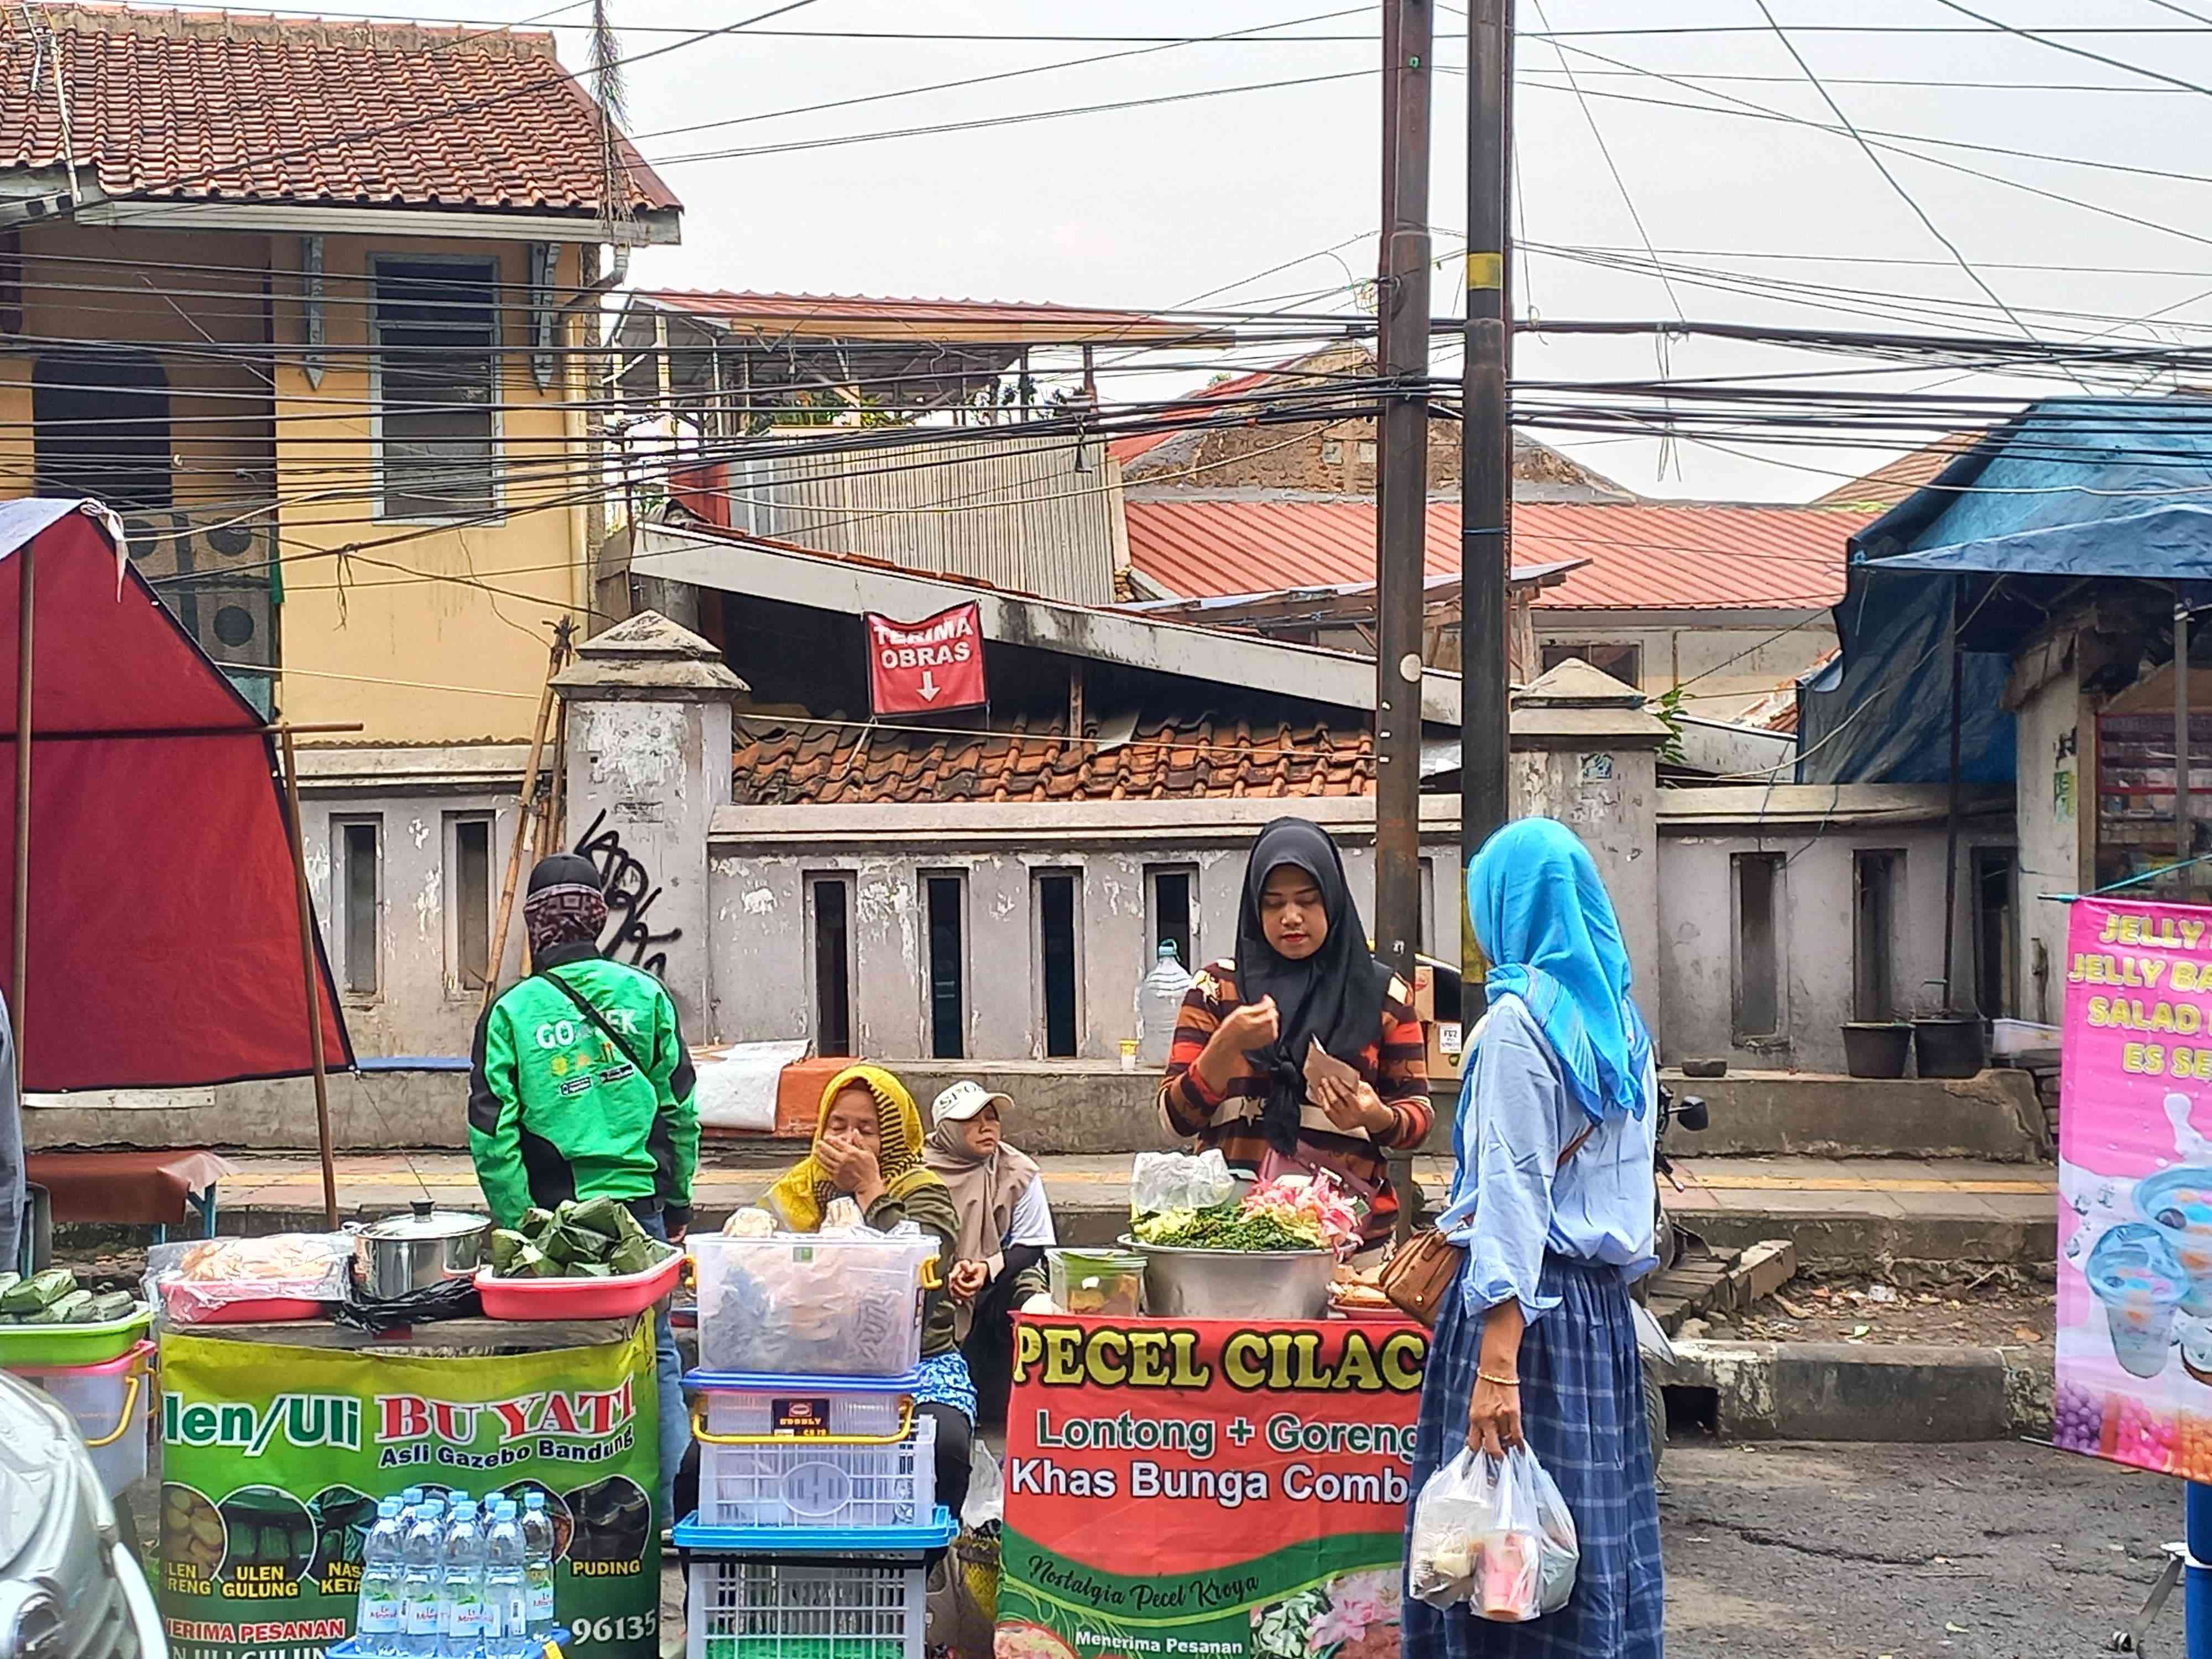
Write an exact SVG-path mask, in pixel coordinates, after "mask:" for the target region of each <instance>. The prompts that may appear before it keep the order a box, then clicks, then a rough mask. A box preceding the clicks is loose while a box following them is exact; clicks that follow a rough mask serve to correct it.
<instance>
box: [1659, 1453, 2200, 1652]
mask: <svg viewBox="0 0 2212 1659" xmlns="http://www.w3.org/2000/svg"><path fill="white" fill-rule="evenodd" d="M1663 1485H1664V1488H1665V1490H1664V1492H1663V1494H1662V1499H1661V1510H1660V1516H1661V1522H1662V1528H1663V1530H1664V1534H1665V1541H1666V1551H1667V1577H1668V1583H1667V1590H1668V1596H1667V1601H1668V1607H1667V1651H1668V1659H1811V1656H1827V1655H1851V1656H1863V1659H1877V1656H1884V1659H2091V1656H2094V1655H2097V1654H2099V1653H2101V1652H2103V1651H2105V1645H2104V1644H2105V1643H2106V1640H2107V1638H2109V1637H2110V1636H2111V1635H2112V1632H2114V1631H2115V1630H2117V1629H2118V1628H2120V1627H2121V1626H2124V1625H2125V1624H2126V1623H2127V1622H2128V1620H2129V1619H2130V1618H2131V1617H2132V1616H2133V1615H2134V1613H2135V1611H2136V1608H2138V1607H2140V1606H2141V1605H2142V1598H2143V1596H2144V1595H2145V1594H2146V1592H2147V1591H2148V1589H2149V1587H2150V1585H2151V1583H2153V1582H2154V1580H2155V1578H2156V1577H2157V1575H2158V1571H2159V1568H2160V1565H2161V1563H2162V1560H2163V1555H2162V1550H2163V1547H2164V1545H2165V1543H2166V1541H2167V1540H2169V1539H2172V1538H2177V1537H2179V1535H2180V1532H2181V1487H2180V1484H2179V1482H2177V1481H2174V1480H2168V1479H2166V1478H2164V1477H2162V1476H2156V1475H2147V1474H2130V1473H2129V1472H2127V1471H2125V1470H2123V1469H2120V1468H2115V1467H2113V1466H2112V1465H2109V1464H2104V1463H2100V1462H2095V1461H2093V1460H2092V1459H2089V1458H2084V1457H2078V1456H2074V1455H2069V1454H2067V1453H2063V1452H2056V1451H2049V1450H2046V1449H2043V1448H2041V1447H2038V1446H2028V1445H2022V1444H2019V1443H2010V1442H1992V1443H1988V1444H1982V1445H1957V1446H1880V1445H1818V1446H1786V1447H1768V1448H1757V1449H1753V1448H1747V1447H1741V1446H1731V1447H1724V1448H1723V1447H1707V1446H1682V1445H1679V1444H1678V1445H1675V1446H1673V1447H1670V1448H1669V1449H1668V1453H1667V1462H1666V1468H1665V1475H1664V1481H1663ZM2180 1613H2181V1595H2180V1593H2179V1591H2178V1590H2177V1591H2176V1592H2175V1594H2174V1595H2173V1597H2172V1600H2171V1601H2168V1602H2167V1603H2166V1608H2165V1610H2164V1611H2163V1612H2162V1613H2160V1623H2159V1624H2158V1625H2157V1626H2154V1629H2153V1631H2152V1633H2151V1640H2150V1641H2149V1642H2148V1643H2147V1644H2146V1646H2147V1647H2148V1650H2149V1651H2150V1653H2151V1654H2152V1655H2153V1656H2154V1659H2178V1656H2179V1653H2180V1651H2181V1617H2180Z"/></svg>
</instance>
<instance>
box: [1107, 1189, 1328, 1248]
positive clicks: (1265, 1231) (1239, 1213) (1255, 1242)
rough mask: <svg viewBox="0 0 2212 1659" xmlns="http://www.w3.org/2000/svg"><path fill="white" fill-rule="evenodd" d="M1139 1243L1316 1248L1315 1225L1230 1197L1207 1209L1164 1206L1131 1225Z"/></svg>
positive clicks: (1318, 1241) (1319, 1242)
mask: <svg viewBox="0 0 2212 1659" xmlns="http://www.w3.org/2000/svg"><path fill="white" fill-rule="evenodd" d="M1133 1231H1134V1233H1135V1235H1136V1237H1137V1238H1138V1240H1139V1243H1146V1244H1157V1245H1159V1246H1160V1247H1162V1248H1163V1249H1176V1250H1318V1249H1323V1248H1324V1245H1323V1242H1322V1237H1321V1230H1320V1229H1319V1228H1318V1227H1310V1226H1306V1225H1301V1224H1300V1223H1298V1222H1296V1221H1291V1220H1287V1219H1285V1218H1284V1217H1283V1216H1282V1215H1281V1214H1280V1213H1279V1212H1275V1211H1273V1210H1261V1211H1258V1212H1252V1211H1249V1210H1248V1209H1247V1208H1246V1206H1243V1204H1240V1203H1238V1202H1237V1201H1236V1200H1231V1201H1230V1202H1228V1203H1226V1204H1217V1205H1215V1206H1213V1207H1212V1209H1210V1210H1164V1211H1162V1212H1160V1213H1159V1214H1158V1215H1151V1216H1146V1217H1145V1218H1143V1219H1142V1220H1140V1221H1139V1222H1138V1223H1137V1224H1136V1225H1135V1226H1134V1228H1133Z"/></svg>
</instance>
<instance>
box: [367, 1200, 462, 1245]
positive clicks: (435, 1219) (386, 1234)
mask: <svg viewBox="0 0 2212 1659" xmlns="http://www.w3.org/2000/svg"><path fill="white" fill-rule="evenodd" d="M490 1225H491V1218H489V1216H481V1215H477V1214H475V1213H473V1212H471V1211H468V1210H441V1209H436V1208H434V1207H433V1206H432V1205H431V1203H430V1200H428V1199H426V1198H418V1199H416V1200H415V1207H414V1210H413V1212H411V1213H410V1214H407V1215H388V1216H386V1217H385V1218H384V1219H383V1220H381V1221H379V1222H376V1223H374V1225H370V1226H368V1227H367V1228H364V1229H363V1230H362V1237H365V1238H459V1237H463V1236H464V1235H465V1234H468V1233H477V1232H483V1231H484V1230H485V1229H487V1228H489V1226H490Z"/></svg>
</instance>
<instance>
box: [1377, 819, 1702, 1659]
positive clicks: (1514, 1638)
mask: <svg viewBox="0 0 2212 1659" xmlns="http://www.w3.org/2000/svg"><path fill="white" fill-rule="evenodd" d="M1467 901H1468V916H1469V918H1470V920H1471V921H1472V922H1473V924H1474V936H1475V939H1476V942H1477V943H1478V944H1479V945H1480V946H1481V947H1482V953H1483V956H1484V957H1485V958H1486V960H1487V961H1488V962H1489V963H1490V972H1489V975H1488V979H1487V981H1486V987H1485V988H1486V991H1487V993H1488V995H1489V1002H1490V1008H1489V1012H1488V1013H1487V1014H1486V1015H1485V1016H1484V1017H1483V1019H1482V1022H1481V1024H1479V1025H1477V1026H1476V1027H1475V1029H1474V1035H1473V1038H1472V1040H1471V1053H1470V1054H1469V1056H1468V1063H1467V1068H1466V1075H1465V1077H1464V1078H1463V1079H1462V1083H1461V1085H1460V1099H1459V1115H1458V1118H1457V1120H1456V1121H1455V1125H1454V1127H1453V1131H1452V1148H1453V1151H1454V1152H1455V1153H1456V1154H1457V1156H1458V1160H1459V1168H1458V1174H1457V1176H1456V1177H1455V1185H1454V1188H1453V1191H1452V1201H1451V1204H1450V1206H1449V1208H1447V1209H1446V1210H1445V1212H1443V1216H1442V1217H1441V1218H1439V1221H1438V1225H1439V1226H1440V1227H1441V1228H1442V1229H1443V1231H1444V1233H1445V1235H1446V1236H1447V1237H1449V1238H1451V1239H1452V1240H1454V1241H1455V1243H1461V1244H1463V1245H1465V1246H1466V1248H1467V1265H1466V1267H1465V1268H1464V1270H1463V1272H1462V1277H1461V1279H1460V1284H1459V1294H1458V1295H1456V1296H1450V1297H1446V1298H1445V1299H1444V1305H1443V1308H1442V1309H1441V1310H1439V1311H1438V1314H1437V1328H1436V1332H1435V1334H1434V1336H1433V1337H1432V1339H1431V1343H1430V1347H1429V1361H1428V1370H1427V1373H1426V1376H1425V1380H1424V1382H1423V1383H1422V1388H1421V1421H1420V1430H1419V1437H1418V1438H1417V1440H1416V1443H1415V1448H1414V1488H1415V1490H1416V1491H1418V1490H1419V1487H1420V1485H1421V1483H1422V1482H1423V1481H1425V1480H1427V1479H1428V1477H1429V1475H1430V1474H1431V1473H1432V1472H1433V1471H1434V1470H1435V1469H1436V1468H1438V1467H1439V1466H1440V1465H1442V1464H1443V1463H1447V1462H1450V1461H1451V1459H1453V1458H1454V1457H1455V1456H1457V1455H1459V1452H1460V1449H1461V1448H1462V1447H1463V1446H1474V1447H1477V1448H1479V1449H1483V1450H1486V1451H1490V1452H1498V1451H1500V1450H1502V1449H1504V1448H1506V1447H1510V1446H1513V1445H1517V1444H1520V1443H1522V1442H1523V1441H1525V1442H1526V1443H1527V1444H1528V1446H1529V1448H1530V1449H1532V1450H1534V1452H1535V1454H1536V1455H1537V1457H1538V1458H1539V1460H1541V1462H1542V1463H1543V1465H1544V1467H1545V1468H1547V1470H1549V1471H1550V1472H1551V1475H1552V1478H1553V1480H1556V1481H1557V1482H1558V1483H1559V1490H1560V1492H1561V1493H1562V1495H1564V1496H1565V1498H1566V1501H1567V1507H1568V1509H1569V1510H1571V1511H1572V1512H1573V1514H1574V1517H1575V1527H1576V1529H1577V1533H1578V1534H1579V1539H1580V1543H1581V1547H1582V1562H1581V1565H1580V1568H1579V1570H1578V1571H1577V1576H1576V1581H1575V1590H1574V1595H1573V1596H1572V1598H1571V1600H1570V1601H1568V1603H1567V1605H1566V1606H1565V1607H1563V1608H1561V1609H1560V1610H1559V1612H1557V1613H1551V1614H1549V1615H1547V1616H1546V1617H1544V1618H1541V1619H1538V1620H1533V1621H1531V1622H1529V1623H1528V1624H1523V1625H1506V1624H1493V1623H1489V1622H1486V1621H1484V1620H1478V1619H1475V1618H1474V1617H1473V1616H1472V1615H1471V1614H1470V1613H1468V1610H1467V1609H1466V1608H1465V1607H1453V1608H1450V1609H1449V1610H1447V1611H1439V1610H1437V1609H1436V1608H1434V1607H1427V1606H1425V1605H1424V1604H1422V1603H1420V1602H1419V1601H1414V1600H1413V1598H1411V1597H1410V1596H1409V1597H1408V1598H1407V1602H1406V1611H1405V1630H1404V1637H1405V1644H1404V1645H1405V1651H1406V1654H1407V1659H1478V1656H1485V1659H1507V1656H1515V1659H1520V1656H1525V1659H1535V1656H1539V1655H1541V1656H1546V1659H1660V1656H1661V1654H1662V1644H1663V1636H1662V1616H1663V1607H1662V1602H1663V1596H1664V1584H1663V1580H1662V1571H1661V1566H1660V1559H1659V1502H1658V1493H1657V1488H1656V1484H1655V1482H1654V1480H1653V1476H1652V1455H1651V1438H1650V1428H1649V1425H1648V1424H1647V1423H1646V1421H1645V1419H1644V1408H1643V1379H1642V1372H1641V1368H1640V1364H1639V1362H1638V1358H1637V1348H1636V1328H1635V1325H1634V1322H1633V1321H1632V1316H1631V1314H1630V1311H1629V1299H1628V1286H1629V1285H1631V1284H1632V1283H1633V1282H1634V1281H1635V1280H1636V1279H1639V1278H1641V1277H1642V1276H1643V1275H1644V1273H1649V1272H1650V1270H1651V1268H1652V1267H1654V1266H1656V1261H1657V1258H1656V1255H1655V1253H1654V1249H1653V1237H1652V1219H1653V1217H1652V1198H1651V1191H1652V1188H1651V1182H1652V1170H1651V1162H1652V1141H1653V1136H1654V1133H1655V1129H1656V1121H1657V1116H1658V1114H1657V1112H1656V1109H1655V1101H1656V1091H1657V1074H1656V1072H1655V1070H1654V1069H1653V1056H1652V1051H1651V1038H1650V1033H1649V1032H1648V1031H1646V1030H1645V1029H1644V1021H1643V1019H1642V1018H1641V1017H1640V1016H1639V1015H1638V1013H1637V1012H1636V1005H1635V1004H1634V1003H1633V1002H1632V1001H1631V1000H1630V999H1629V981H1630V974H1629V965H1628V952H1627V950H1626V947H1625V946H1624V945H1622V943H1621V938H1620V922H1619V921H1618V920H1617V919H1616V917H1615V916H1614V915H1613V901H1612V899H1611V898H1610V897H1608V896H1607V893H1606V890H1605V884H1604V882H1603V881H1602V880H1601V879H1600V878H1599V876H1598V872H1597V866H1596V865H1595V864H1594V863H1593V862H1592V861H1591V860H1590V855H1589V852H1588V851H1587V850H1586V849H1585V848H1583V844H1582V842H1580V841H1578V840H1577V839H1576V837H1575V836H1574V833H1573V832H1572V831H1571V830H1570V829H1567V828H1566V827H1565V825H1564V824H1560V823H1554V822H1553V820H1551V819H1549V818H1523V819H1522V820H1520V821H1519V822H1518V823H1511V824H1508V825H1507V826H1506V827H1505V828H1504V829H1501V830H1499V831H1498V833H1497V834H1496V835H1494V836H1492V837H1491V838H1490V840H1489V841H1488V842H1486V843H1485V844H1484V846H1483V848H1482V851H1481V852H1480V854H1477V855H1476V857H1475V860H1474V866H1472V867H1471V868H1470V869H1469V870H1468V877H1467Z"/></svg>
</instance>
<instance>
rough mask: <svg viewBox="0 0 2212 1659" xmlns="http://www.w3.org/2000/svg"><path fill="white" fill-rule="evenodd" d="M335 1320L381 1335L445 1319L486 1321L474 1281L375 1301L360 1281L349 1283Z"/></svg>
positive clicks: (445, 1283)
mask: <svg viewBox="0 0 2212 1659" xmlns="http://www.w3.org/2000/svg"><path fill="white" fill-rule="evenodd" d="M331 1318H333V1319H335V1320H336V1321H337V1322H338V1323H339V1324H341V1325H345V1326H349V1327H350V1328H353V1329H354V1330H356V1331H368V1332H369V1333H371V1334H374V1335H377V1336H381V1335H383V1334H384V1333H385V1332H386V1331H397V1330H404V1329H405V1328H407V1327H409V1326H410V1325H427V1324H430V1323H432V1322H435V1321H437V1320H441V1319H482V1318H483V1300H482V1298H480V1297H478V1296H477V1284H476V1280H474V1279H446V1280H444V1281H443V1282H441V1283H440V1284H436V1285H423V1286H422V1288H421V1289H420V1290H414V1291H408V1292H407V1294H406V1295H404V1296H395V1297H388V1298H386V1299H385V1300H383V1301H376V1300H373V1299H372V1298H370V1297H368V1295H367V1294H365V1293H364V1292H363V1291H362V1288H361V1285H359V1284H358V1283H357V1282H355V1281H351V1280H349V1281H348V1283H347V1285H346V1299H345V1300H344V1301H343V1302H341V1303H340V1304H338V1305H337V1310H336V1311H335V1312H334V1313H332V1314H331Z"/></svg>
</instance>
